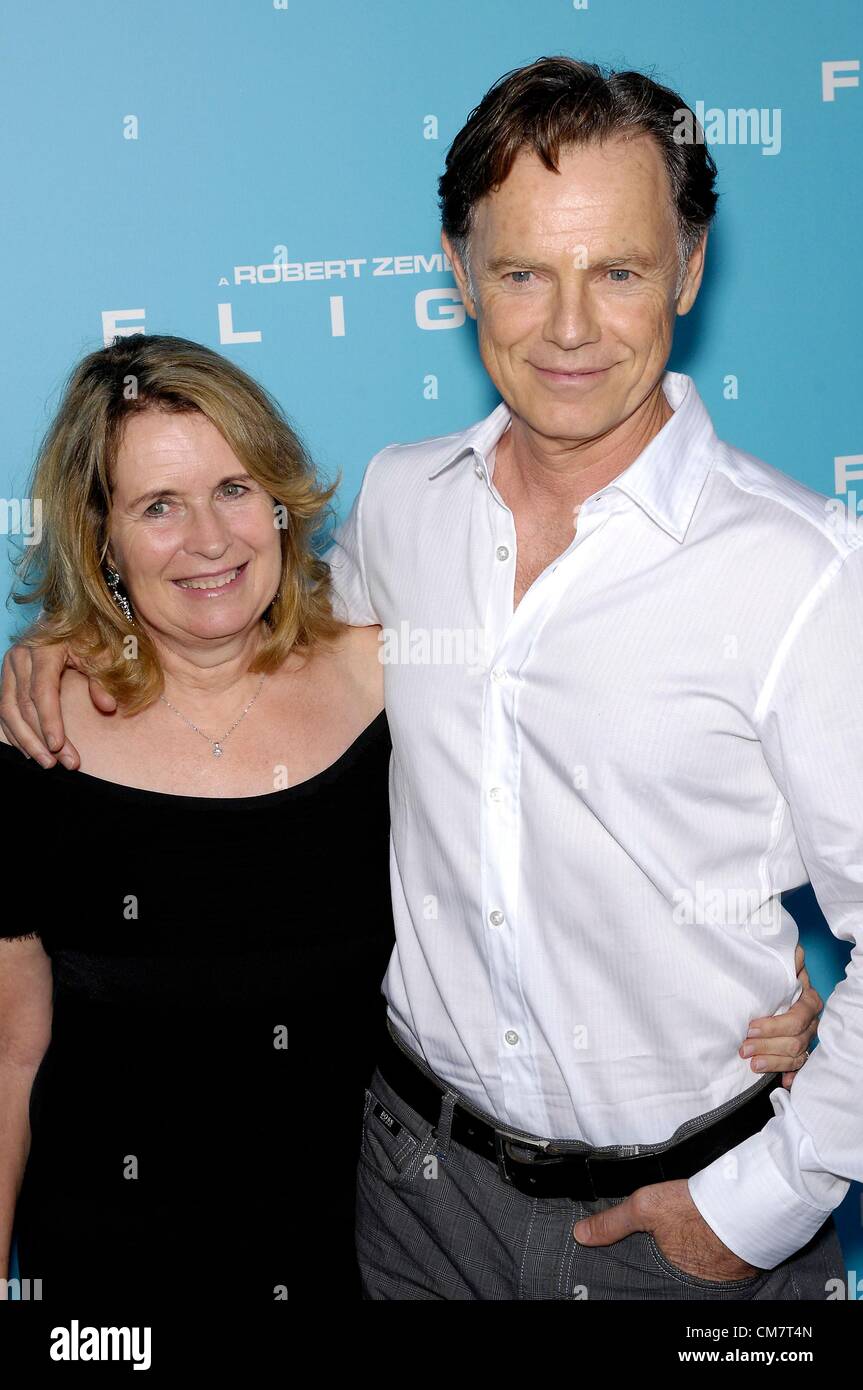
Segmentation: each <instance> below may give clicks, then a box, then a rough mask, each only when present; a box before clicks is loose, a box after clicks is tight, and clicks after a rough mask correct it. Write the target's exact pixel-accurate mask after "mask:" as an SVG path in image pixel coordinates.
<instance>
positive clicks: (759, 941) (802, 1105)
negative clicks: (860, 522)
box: [327, 372, 863, 1268]
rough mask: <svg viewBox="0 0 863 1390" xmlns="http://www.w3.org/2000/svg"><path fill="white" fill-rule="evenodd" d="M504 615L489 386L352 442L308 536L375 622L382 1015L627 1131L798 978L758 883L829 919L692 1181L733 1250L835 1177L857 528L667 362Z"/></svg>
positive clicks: (793, 1240) (862, 709)
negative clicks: (384, 439) (365, 461)
mask: <svg viewBox="0 0 863 1390" xmlns="http://www.w3.org/2000/svg"><path fill="white" fill-rule="evenodd" d="M663 390H664V391H665V394H666V396H667V399H668V401H669V404H670V405H671V407H672V409H673V411H674V414H673V416H672V418H671V419H670V420H669V421H668V422H667V423H666V424H665V425H664V427H663V428H662V429H661V430H660V432H659V434H658V435H656V437H655V438H654V439H653V440H651V442H650V443H649V444H648V446H647V447H646V448H645V449H644V450H643V452H642V453H641V454H640V455H639V456H638V458H637V459H636V460H635V462H634V463H632V464H631V465H630V466H629V467H628V468H627V469H626V470H625V471H624V472H622V473H621V474H619V475H618V477H617V478H615V479H614V481H613V482H612V483H609V484H606V485H605V486H604V487H603V488H601V489H600V490H599V491H598V492H596V493H594V494H593V496H592V497H590V498H589V499H588V500H587V501H586V502H585V503H584V504H583V506H582V507H581V509H580V511H579V514H578V525H577V530H576V531H575V533H574V535H573V539H572V541H571V543H570V544H569V546H568V547H567V549H566V550H564V551H563V553H562V554H561V555H560V556H559V557H558V558H557V559H556V560H554V561H553V562H552V563H551V564H550V565H549V566H548V567H547V568H546V569H545V570H544V571H543V573H542V574H541V575H540V576H539V577H538V578H537V579H536V580H535V582H534V583H533V584H532V586H531V587H530V589H529V590H528V591H527V592H526V594H525V595H524V597H523V598H522V600H521V602H520V603H519V604H518V606H517V607H516V608H515V610H514V611H513V581H514V577H515V565H516V533H515V525H514V520H513V515H512V512H511V511H510V510H509V508H508V507H507V506H506V505H505V503H504V502H503V500H502V499H501V497H500V496H499V494H498V493H497V491H496V489H495V486H494V478H493V466H494V450H495V445H496V442H497V440H498V439H499V438H500V436H501V434H502V433H503V432H504V430H505V429H506V428H507V427H508V425H509V422H510V414H509V409H508V407H507V406H506V404H505V403H502V404H501V405H499V406H498V407H497V409H496V410H494V411H493V412H492V414H491V415H489V416H488V418H487V419H485V420H482V421H480V422H479V423H478V424H476V425H474V426H472V427H471V428H470V429H467V430H464V431H462V432H460V433H458V434H452V435H447V436H444V437H442V438H437V439H430V440H424V441H422V442H421V443H417V444H394V445H390V446H389V447H388V448H386V449H383V450H382V451H381V452H380V453H379V454H376V455H375V457H374V458H373V459H372V461H371V463H370V464H369V466H368V468H367V470H366V474H365V477H364V480H363V484H362V488H361V491H360V493H359V495H358V497H357V499H356V501H355V503H354V506H353V509H352V511H351V513H350V516H349V517H348V519H347V520H346V522H345V523H344V525H343V526H342V528H341V529H340V531H339V533H338V535H337V543H336V545H335V546H334V547H333V549H332V550H331V551H330V552H329V555H328V557H327V558H328V559H329V561H330V563H331V565H332V570H333V577H334V583H335V587H336V591H337V600H338V602H337V608H338V609H339V611H340V613H341V615H342V616H347V618H348V619H349V621H350V622H352V623H354V624H369V623H380V624H382V626H383V632H382V634H381V639H382V649H381V655H382V657H383V659H384V661H385V678H386V707H387V713H388V717H389V722H390V726H391V729H392V737H393V756H392V761H391V766H390V803H391V813H392V838H391V877H392V896H393V909H394V914H395V926H396V942H397V945H396V949H395V950H394V952H393V955H392V958H391V961H390V965H389V969H388V971H387V975H386V978H385V980H384V984H383V989H384V993H385V995H386V998H387V1001H388V1013H389V1015H390V1017H391V1019H392V1020H393V1023H394V1025H395V1027H396V1028H397V1030H398V1032H399V1033H400V1035H401V1036H402V1037H403V1038H404V1039H405V1041H406V1042H407V1043H408V1044H409V1045H410V1046H411V1047H412V1048H414V1050H416V1051H417V1052H420V1053H421V1054H422V1056H423V1057H424V1058H425V1059H426V1062H427V1063H428V1065H429V1066H430V1067H431V1068H433V1070H434V1071H435V1072H436V1073H437V1074H438V1075H439V1076H440V1077H442V1078H443V1079H444V1080H445V1081H446V1082H448V1083H450V1084H451V1085H452V1086H453V1087H455V1088H456V1089H458V1090H459V1091H461V1092H462V1093H463V1094H464V1095H465V1096H466V1097H467V1098H468V1099H469V1100H470V1101H472V1102H473V1103H474V1104H475V1105H477V1106H479V1107H481V1108H482V1109H484V1110H486V1111H490V1112H491V1113H492V1114H493V1115H494V1116H495V1117H497V1119H498V1120H499V1122H501V1123H502V1124H504V1125H511V1126H513V1127H515V1128H519V1129H523V1130H527V1131H529V1132H531V1133H535V1134H538V1135H541V1136H543V1137H546V1138H552V1139H555V1138H556V1139H580V1140H583V1141H585V1142H587V1143H589V1144H592V1145H598V1146H601V1145H617V1144H638V1143H644V1144H654V1143H659V1142H662V1141H664V1140H667V1139H669V1138H671V1136H672V1135H673V1133H674V1131H675V1130H676V1129H677V1128H678V1127H679V1126H680V1125H681V1124H683V1123H684V1122H685V1121H686V1120H689V1119H691V1118H693V1117H694V1116H697V1115H701V1114H703V1113H704V1112H706V1111H709V1110H712V1109H714V1108H715V1107H717V1106H719V1105H721V1104H722V1103H723V1102H725V1101H727V1100H730V1099H732V1098H733V1097H736V1096H738V1095H740V1094H741V1093H742V1092H744V1091H746V1090H747V1089H749V1088H750V1087H752V1086H753V1085H757V1077H756V1075H755V1074H754V1073H753V1072H752V1070H751V1069H750V1065H749V1061H748V1059H745V1058H741V1057H740V1056H739V1055H738V1048H739V1046H740V1043H741V1040H742V1039H743V1037H744V1035H745V1034H746V1031H747V1027H748V1023H749V1020H750V1019H751V1018H754V1017H756V1016H758V1015H769V1014H774V1013H778V1012H780V1011H784V1010H785V1009H787V1008H788V1007H789V1006H790V1004H791V1003H792V1002H793V1001H794V1000H795V998H796V997H797V995H798V994H799V988H798V986H797V980H796V975H795V968H794V948H795V945H796V943H797V936H798V933H797V927H796V925H795V922H794V920H793V919H792V917H791V916H790V914H789V913H788V912H787V910H785V909H784V908H783V907H782V905H781V903H780V900H779V895H780V894H781V893H782V892H783V891H785V890H787V889H791V888H795V887H797V886H799V885H801V884H803V883H805V882H806V881H807V879H809V880H811V882H812V885H813V888H814V890H815V893H816V896H817V898H818V902H819V905H820V907H821V909H822V911H823V913H824V915H825V917H826V919H827V921H828V922H829V925H830V929H831V931H832V932H833V934H834V935H835V936H836V937H838V938H840V939H842V940H845V941H854V942H856V949H855V951H854V953H853V955H852V959H851V964H850V966H849V968H848V971H847V977H846V978H845V979H844V980H843V981H842V982H841V983H840V984H839V985H838V986H837V988H836V989H835V990H834V992H833V994H832V995H831V997H830V999H829V1001H828V1003H827V1006H826V1008H825V1010H824V1014H823V1016H822V1019H821V1022H820V1025H819V1039H820V1042H819V1045H818V1047H817V1048H816V1049H815V1050H814V1053H813V1055H812V1057H811V1058H810V1060H809V1061H808V1063H807V1064H806V1066H805V1067H804V1068H803V1070H802V1071H801V1072H800V1073H799V1074H798V1075H797V1077H796V1079H795V1081H794V1085H793V1089H792V1091H790V1092H789V1091H787V1090H783V1089H782V1088H781V1087H778V1088H777V1089H776V1090H774V1091H773V1093H772V1104H773V1109H774V1117H773V1118H772V1119H771V1120H770V1121H769V1123H768V1124H767V1125H766V1126H765V1127H764V1128H763V1129H762V1130H761V1131H760V1132H759V1133H757V1134H755V1135H753V1136H752V1137H751V1138H749V1139H747V1140H746V1141H745V1142H744V1143H742V1144H740V1145H738V1146H737V1147H736V1148H735V1149H732V1150H731V1151H730V1152H729V1153H727V1154H725V1155H723V1157H721V1158H720V1159H718V1160H717V1161H716V1162H714V1163H712V1164H710V1165H709V1166H708V1167H706V1168H704V1169H702V1170H701V1171H700V1172H699V1173H697V1174H696V1175H694V1176H693V1177H692V1178H691V1179H690V1180H689V1187H690V1191H691V1193H692V1197H693V1200H694V1202H695V1203H696V1205H697V1206H698V1208H699V1210H700V1211H701V1213H702V1215H703V1216H704V1218H705V1220H706V1221H707V1222H708V1223H709V1225H710V1226H711V1227H712V1228H713V1230H714V1231H715V1232H716V1234H717V1235H718V1236H719V1238H720V1239H721V1240H722V1241H723V1242H724V1243H725V1244H726V1245H727V1246H728V1247H729V1248H730V1249H731V1250H733V1251H735V1252H736V1253H737V1254H738V1255H739V1256H740V1257H741V1258H742V1259H744V1260H747V1261H749V1262H750V1263H752V1264H754V1265H757V1266H760V1267H763V1268H773V1267H774V1266H775V1265H777V1264H778V1263H780V1262H781V1261H782V1260H784V1259H786V1258H787V1257H788V1256H789V1255H791V1254H793V1253H794V1252H795V1251H796V1250H798V1249H799V1248H800V1247H801V1246H802V1245H804V1244H805V1243H806V1242H807V1241H808V1240H809V1238H810V1237H811V1236H812V1235H813V1234H814V1233H815V1232H816V1231H817V1230H818V1228H819V1227H820V1226H821V1225H822V1223H823V1222H824V1220H825V1219H826V1217H827V1216H828V1214H829V1213H830V1211H831V1210H832V1209H833V1208H834V1207H835V1206H836V1205H837V1204H838V1203H839V1202H840V1201H841V1200H842V1198H843V1197H844V1196H845V1193H846V1192H847V1190H848V1181H849V1179H852V1178H854V1179H863V1080H861V1077H863V1069H861V1063H863V959H861V950H863V946H861V941H863V621H861V620H863V541H861V536H860V535H859V534H857V533H856V532H855V531H854V530H853V529H852V527H851V526H849V525H847V524H842V522H841V519H840V517H839V515H838V512H837V504H836V502H835V500H834V501H833V502H830V501H828V499H827V498H825V497H823V496H821V494H819V493H817V492H814V491H812V490H811V489H809V488H807V487H804V486H803V485H802V484H800V483H798V482H796V481H794V480H793V479H792V478H790V477H787V476H786V475H785V474H783V473H781V472H779V471H777V470H776V469H774V468H772V467H771V466H769V465H768V464H766V463H763V462H760V461H759V460H758V459H755V458H753V457H751V456H750V455H748V454H745V453H742V452H740V451H739V450H738V449H735V448H732V447H731V446H729V445H728V444H725V443H723V442H722V441H721V440H719V439H718V438H717V436H716V434H715V432H714V430H713V427H712V425H711V421H710V417H709V416H708V414H707V411H706V409H705V407H704V405H703V403H702V401H701V398H700V397H699V395H698V392H697V391H696V388H695V385H694V383H693V382H692V380H691V379H690V378H689V377H686V376H683V375H679V374H676V373H671V372H666V374H665V376H664V378H663Z"/></svg>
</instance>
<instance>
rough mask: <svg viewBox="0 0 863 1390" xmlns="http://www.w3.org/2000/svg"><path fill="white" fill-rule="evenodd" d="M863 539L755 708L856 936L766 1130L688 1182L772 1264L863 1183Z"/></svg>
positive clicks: (713, 1222)
mask: <svg viewBox="0 0 863 1390" xmlns="http://www.w3.org/2000/svg"><path fill="white" fill-rule="evenodd" d="M861 618H863V546H856V547H855V548H853V549H851V550H850V551H849V552H848V553H847V554H845V555H844V556H842V555H841V554H840V555H837V557H836V558H835V560H834V561H833V563H832V565H831V566H830V567H829V568H828V569H827V570H826V571H825V573H824V575H823V576H822V578H821V580H820V581H819V583H818V584H817V585H816V586H815V588H814V589H813V590H812V591H811V592H810V594H809V595H808V596H807V599H806V600H804V602H803V603H802V604H801V605H800V608H799V609H798V610H797V613H796V614H795V617H794V620H793V621H792V623H791V625H790V627H789V629H788V631H787V632H786V634H785V637H784V638H783V642H782V644H781V645H780V649H779V651H778V652H777V653H776V656H775V658H774V661H773V664H772V666H771V669H770V671H769V672H768V676H767V679H766V681H765V684H764V686H763V688H762V691H761V694H760V696H759V700H758V707H757V709H756V726H757V728H758V732H759V735H760V738H761V744H762V748H763V751H764V756H765V758H766V760H767V763H768V766H769V767H770V770H771V773H772V775H773V777H774V779H775V781H776V784H777V786H778V788H779V790H780V791H781V793H782V795H783V796H784V797H785V799H786V801H787V802H788V806H789V809H790V813H791V819H792V825H793V829H794V833H795V836H796V839H797V843H798V846H799V849H800V854H801V856H802V859H803V862H804V864H805V866H806V870H807V872H808V874H809V878H810V881H811V884H812V888H813V890H814V893H815V896H816V898H817V900H818V905H819V907H820V908H821V911H822V913H823V914H824V917H825V918H826V920H827V923H828V925H829V927H830V930H831V932H832V933H833V935H834V936H836V937H838V939H839V940H840V941H850V942H853V943H854V946H853V949H852V952H851V959H850V962H849V964H848V967H847V969H846V972H845V978H844V979H842V980H841V981H840V982H839V984H837V986H836V988H835V989H834V990H833V993H832V994H831V995H830V997H829V999H828V1000H827V1002H826V1004H825V1007H824V1012H823V1014H822V1016H821V1020H820V1022H819V1025H818V1046H817V1047H815V1048H814V1049H813V1051H812V1054H811V1056H810V1058H809V1060H808V1061H807V1063H806V1065H805V1066H804V1067H803V1068H802V1070H801V1071H800V1072H798V1073H797V1075H796V1077H795V1079H794V1084H793V1086H792V1088H791V1090H790V1091H788V1090H785V1089H783V1088H782V1087H781V1086H778V1087H776V1088H775V1089H774V1091H773V1092H772V1094H771V1100H772V1104H773V1110H774V1115H773V1118H772V1119H770V1120H769V1121H768V1122H767V1124H766V1125H765V1126H764V1128H763V1129H762V1130H760V1131H759V1132H758V1133H757V1134H753V1135H751V1136H750V1138H749V1139H746V1140H744V1142H743V1143H742V1144H738V1145H737V1146H736V1147H735V1148H733V1149H731V1150H729V1151H728V1153H725V1154H723V1155H722V1156H721V1157H720V1158H718V1159H717V1160H716V1161H715V1162H713V1163H711V1164H709V1165H708V1166H707V1167H706V1168H703V1169H702V1170H701V1171H700V1172H699V1173H695V1174H694V1175H693V1176H692V1177H691V1178H690V1179H689V1191H690V1193H691V1195H692V1200H693V1201H694V1203H695V1205H696V1206H697V1207H698V1209H699V1211H700V1212H701V1215H702V1216H703V1217H704V1219H705V1221H706V1222H707V1223H708V1225H709V1226H710V1227H712V1229H713V1230H714V1231H715V1232H716V1234H717V1235H718V1237H719V1239H720V1240H721V1241H722V1242H723V1243H724V1244H725V1245H727V1246H728V1248H729V1249H730V1250H733V1251H734V1252H735V1254H737V1255H739V1256H740V1258H741V1259H743V1260H746V1261H748V1263H750V1264H753V1265H757V1266H758V1267H760V1268H762V1269H773V1268H774V1267H775V1266H776V1265H778V1264H780V1263H781V1262H782V1261H783V1260H786V1259H788V1258H789V1256H791V1255H793V1254H795V1253H796V1251H798V1250H799V1249H800V1248H801V1247H802V1246H803V1245H805V1244H806V1243H807V1242H808V1241H809V1240H810V1239H811V1238H812V1236H814V1235H815V1233H816V1232H817V1231H818V1230H819V1228H820V1227H821V1226H822V1225H823V1224H824V1222H825V1221H826V1219H827V1217H828V1216H829V1215H830V1212H831V1211H832V1210H833V1209H834V1208H835V1207H837V1206H838V1205H839V1203H840V1202H841V1201H842V1200H843V1198H844V1197H845V1195H846V1193H847V1191H848V1188H849V1185H850V1182H851V1180H855V1181H861V1180H863V1076H861V1072H863V708H861V700H863V642H861Z"/></svg>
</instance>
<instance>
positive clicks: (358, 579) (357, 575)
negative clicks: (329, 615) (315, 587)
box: [324, 455, 380, 627]
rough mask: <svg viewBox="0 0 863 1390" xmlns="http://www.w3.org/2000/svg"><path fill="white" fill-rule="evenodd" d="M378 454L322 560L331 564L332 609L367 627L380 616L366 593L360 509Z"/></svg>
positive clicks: (350, 620)
mask: <svg viewBox="0 0 863 1390" xmlns="http://www.w3.org/2000/svg"><path fill="white" fill-rule="evenodd" d="M377 458H378V455H375V458H373V459H372V461H371V463H370V464H369V466H368V468H367V469H366V471H365V475H364V477H363V481H362V484H361V485H360V490H359V492H358V493H357V496H356V497H355V499H354V504H353V506H352V507H351V510H350V512H349V513H348V516H347V518H346V520H345V521H344V522H343V523H342V525H341V526H340V527H339V528H338V530H337V531H336V533H335V536H334V538H333V544H332V546H331V547H330V549H329V550H328V551H327V553H326V555H325V556H324V559H325V560H326V562H327V564H328V565H329V567H330V574H331V576H332V581H333V611H334V612H335V614H336V616H337V617H338V618H340V619H341V621H342V622H345V623H349V624H350V625H351V627H368V626H370V625H371V624H372V623H379V622H380V618H379V617H378V615H377V613H376V612H375V607H374V604H373V602H372V598H371V595H370V593H369V587H368V582H367V580H366V563H365V554H364V551H363V508H364V506H365V505H366V484H367V482H368V478H369V474H370V473H371V471H372V468H373V467H374V465H375V462H376V460H377Z"/></svg>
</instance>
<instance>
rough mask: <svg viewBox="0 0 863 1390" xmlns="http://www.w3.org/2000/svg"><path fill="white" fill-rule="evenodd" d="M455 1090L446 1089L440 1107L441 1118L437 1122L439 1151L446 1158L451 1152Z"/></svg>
mask: <svg viewBox="0 0 863 1390" xmlns="http://www.w3.org/2000/svg"><path fill="white" fill-rule="evenodd" d="M455 1103H456V1093H455V1091H445V1092H444V1096H443V1100H442V1101H441V1107H440V1118H439V1120H438V1122H437V1152H438V1153H439V1154H440V1156H441V1158H446V1156H447V1154H448V1153H449V1136H450V1130H451V1129H452V1112H453V1110H454V1109H455Z"/></svg>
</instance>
